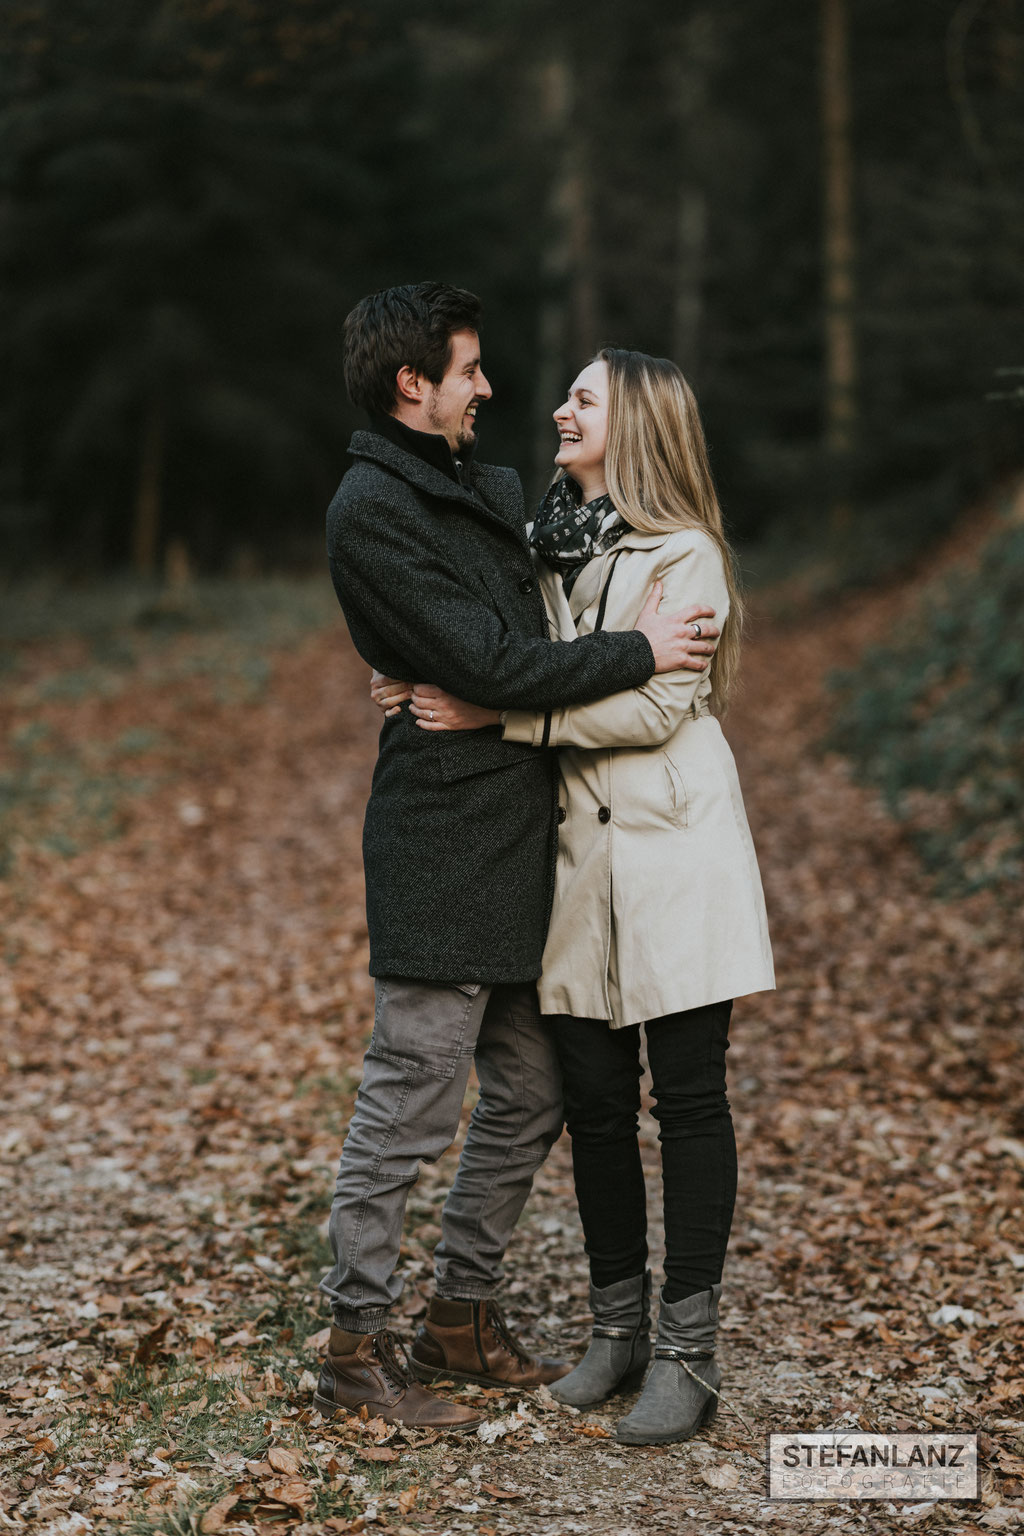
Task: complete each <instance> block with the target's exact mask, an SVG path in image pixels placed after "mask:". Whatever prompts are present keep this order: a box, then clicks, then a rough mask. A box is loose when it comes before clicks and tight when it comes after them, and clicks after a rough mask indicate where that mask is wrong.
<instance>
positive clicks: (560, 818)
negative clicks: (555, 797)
mask: <svg viewBox="0 0 1024 1536" xmlns="http://www.w3.org/2000/svg"><path fill="white" fill-rule="evenodd" d="M555 819H556V820H557V822H558V825H559V826H561V825H562V822H563V821H564V820H565V806H564V805H560V806H559V807H558V815H557V817H556V818H555Z"/></svg>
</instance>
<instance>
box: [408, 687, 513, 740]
mask: <svg viewBox="0 0 1024 1536" xmlns="http://www.w3.org/2000/svg"><path fill="white" fill-rule="evenodd" d="M410 709H411V710H412V713H413V714H414V715H415V716H416V724H417V725H418V726H419V727H420V728H421V729H422V730H424V731H477V730H479V729H480V727H481V726H482V725H498V724H499V723H500V720H501V716H500V714H499V712H498V710H496V709H484V708H483V707H482V706H481V705H479V704H467V703H465V701H464V700H462V699H456V698H455V697H454V696H453V695H452V694H450V693H445V691H444V689H443V688H438V687H437V686H436V685H435V684H434V683H416V684H415V685H414V686H413V690H412V704H411V705H410Z"/></svg>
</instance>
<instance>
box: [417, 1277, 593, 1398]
mask: <svg viewBox="0 0 1024 1536" xmlns="http://www.w3.org/2000/svg"><path fill="white" fill-rule="evenodd" d="M412 1368H413V1372H414V1373H415V1375H417V1376H418V1377H419V1379H420V1381H437V1380H439V1379H440V1378H441V1377H449V1378H450V1379H451V1380H452V1381H476V1382H479V1383H480V1385H481V1386H485V1387H514V1388H517V1389H522V1390H528V1389H529V1388H530V1387H540V1386H547V1385H548V1383H549V1382H552V1381H557V1380H558V1379H559V1377H560V1376H566V1375H568V1373H569V1371H570V1370H571V1369H572V1364H571V1362H570V1361H568V1360H549V1359H545V1358H544V1357H542V1356H540V1357H539V1356H536V1355H529V1354H527V1352H526V1350H525V1349H524V1348H523V1347H522V1345H521V1344H520V1343H519V1342H518V1340H517V1339H516V1338H515V1336H514V1334H513V1333H512V1332H511V1330H510V1328H509V1326H508V1324H507V1323H506V1321H505V1319H504V1317H503V1316H502V1312H501V1308H500V1307H499V1306H498V1305H497V1303H496V1302H493V1301H450V1300H449V1299H448V1298H447V1297H443V1296H435V1297H434V1299H433V1301H432V1302H431V1303H430V1305H429V1307H428V1308H427V1315H426V1317H425V1318H424V1320H423V1326H422V1327H421V1328H420V1330H419V1332H418V1333H417V1335H416V1337H415V1339H414V1340H413V1346H412Z"/></svg>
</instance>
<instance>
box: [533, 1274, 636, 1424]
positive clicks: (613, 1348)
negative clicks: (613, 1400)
mask: <svg viewBox="0 0 1024 1536" xmlns="http://www.w3.org/2000/svg"><path fill="white" fill-rule="evenodd" d="M590 1310H591V1311H592V1312H593V1314H594V1331H593V1333H592V1335H591V1339H590V1345H589V1347H588V1349H587V1352H586V1354H585V1355H584V1356H583V1359H582V1360H581V1361H580V1363H579V1365H577V1366H576V1368H575V1369H574V1370H571V1371H570V1372H569V1374H568V1376H563V1377H562V1379H561V1381H556V1382H555V1383H554V1384H553V1386H552V1387H551V1388H550V1392H551V1396H552V1397H554V1398H557V1399H558V1401H559V1402H560V1403H568V1404H570V1406H571V1407H573V1408H589V1407H591V1406H592V1405H593V1404H594V1403H603V1402H604V1400H605V1398H606V1397H611V1395H612V1393H613V1392H617V1391H619V1390H622V1391H626V1390H627V1389H628V1388H629V1387H632V1386H638V1385H639V1383H640V1380H641V1377H642V1376H643V1373H644V1371H645V1370H646V1369H647V1362H648V1360H650V1358H651V1339H650V1328H651V1272H650V1270H647V1272H646V1273H645V1274H642V1275H635V1276H634V1277H633V1278H632V1279H630V1280H619V1281H617V1282H616V1284H615V1285H606V1286H605V1287H604V1288H603V1289H602V1290H598V1288H597V1286H595V1285H592V1286H591V1287H590Z"/></svg>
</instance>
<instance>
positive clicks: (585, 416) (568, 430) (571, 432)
mask: <svg viewBox="0 0 1024 1536" xmlns="http://www.w3.org/2000/svg"><path fill="white" fill-rule="evenodd" d="M555 425H556V427H557V428H558V435H559V438H560V439H561V444H560V446H559V449H558V452H557V453H556V455H555V463H556V464H558V465H560V466H561V468H562V469H564V470H566V471H567V472H568V473H569V474H570V475H572V477H573V479H574V480H577V481H579V483H580V485H581V486H582V487H583V490H584V491H587V489H588V484H587V482H588V481H589V482H590V483H591V484H593V483H594V482H595V479H596V478H597V477H603V475H604V451H605V444H606V443H607V441H608V364H607V363H606V362H603V361H601V360H600V359H599V360H598V361H597V362H595V363H588V364H587V366H586V367H585V368H584V370H583V372H582V373H581V374H579V376H578V377H577V379H576V381H575V383H574V384H573V386H572V388H571V389H570V391H569V398H568V400H567V401H566V402H565V404H564V405H560V406H559V407H558V410H557V411H556V412H555Z"/></svg>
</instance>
